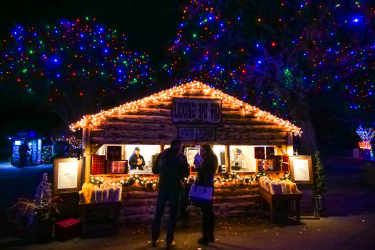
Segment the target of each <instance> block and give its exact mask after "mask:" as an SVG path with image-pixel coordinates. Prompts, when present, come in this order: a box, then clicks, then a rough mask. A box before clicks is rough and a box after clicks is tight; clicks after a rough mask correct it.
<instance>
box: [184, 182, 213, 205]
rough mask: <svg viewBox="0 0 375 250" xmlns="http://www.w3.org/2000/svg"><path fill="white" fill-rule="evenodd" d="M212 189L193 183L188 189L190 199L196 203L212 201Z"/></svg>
mask: <svg viewBox="0 0 375 250" xmlns="http://www.w3.org/2000/svg"><path fill="white" fill-rule="evenodd" d="M213 191H214V190H213V188H211V187H205V186H199V185H198V184H196V183H194V185H193V186H192V187H191V189H190V194H189V196H190V201H192V202H198V203H209V202H212V198H213Z"/></svg>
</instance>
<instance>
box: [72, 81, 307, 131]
mask: <svg viewBox="0 0 375 250" xmlns="http://www.w3.org/2000/svg"><path fill="white" fill-rule="evenodd" d="M187 89H189V90H192V91H193V92H194V91H196V90H202V91H203V92H204V94H205V95H210V96H213V97H215V98H218V99H221V100H222V101H223V102H224V103H225V102H227V103H228V102H229V103H230V104H232V105H235V107H237V108H238V107H240V108H242V114H243V115H246V114H250V113H251V114H254V115H255V116H256V117H258V118H262V119H265V120H268V121H271V122H273V123H275V124H277V125H279V126H284V127H286V128H287V130H289V131H291V132H293V133H294V134H295V135H299V136H301V134H302V131H301V128H299V127H297V126H295V125H293V124H292V123H290V122H289V121H286V120H283V119H281V118H278V117H276V116H274V115H272V114H270V113H269V112H265V111H262V110H260V109H258V108H257V107H254V106H251V105H250V104H247V103H244V102H243V101H241V100H238V99H236V98H234V97H232V96H230V95H227V94H225V93H223V92H222V91H220V90H217V89H214V88H212V87H210V86H208V85H206V84H204V83H201V82H198V81H193V82H189V83H186V84H184V85H180V86H176V87H173V88H171V89H168V90H164V91H161V92H159V93H157V94H154V95H151V96H148V97H145V98H143V99H140V100H138V101H134V102H130V103H125V104H123V105H121V106H119V107H116V108H113V109H110V110H107V111H101V112H100V113H98V114H95V115H86V116H84V117H83V118H82V119H81V120H80V121H78V122H76V123H74V124H71V125H70V126H69V128H70V129H71V130H72V131H75V130H76V129H80V128H84V127H88V128H93V127H97V126H100V125H101V124H102V123H103V122H104V121H105V119H106V118H107V117H110V116H112V115H124V114H126V113H129V112H134V111H137V109H138V108H142V107H146V106H147V105H148V104H151V103H158V102H163V101H167V100H171V99H172V98H173V96H176V95H179V96H181V95H183V94H184V93H185V92H186V90H187Z"/></svg>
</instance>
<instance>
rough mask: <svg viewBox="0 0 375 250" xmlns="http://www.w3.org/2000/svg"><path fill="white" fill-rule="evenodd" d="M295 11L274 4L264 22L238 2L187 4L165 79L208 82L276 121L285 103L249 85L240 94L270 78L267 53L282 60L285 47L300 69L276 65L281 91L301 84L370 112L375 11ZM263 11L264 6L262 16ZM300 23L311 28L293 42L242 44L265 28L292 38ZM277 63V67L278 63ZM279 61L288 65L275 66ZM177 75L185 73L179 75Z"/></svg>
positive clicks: (340, 7)
mask: <svg viewBox="0 0 375 250" xmlns="http://www.w3.org/2000/svg"><path fill="white" fill-rule="evenodd" d="M297 3H298V2H295V1H289V2H274V6H273V7H274V8H275V9H274V12H273V13H268V12H265V13H263V14H267V17H266V18H263V17H261V16H254V15H255V13H253V12H252V10H251V8H250V9H248V10H244V9H243V8H240V7H241V3H240V2H233V1H209V0H201V1H190V3H189V4H186V5H184V6H183V7H184V9H183V13H182V19H181V23H180V25H179V27H178V31H177V35H176V39H175V41H174V44H173V46H171V47H170V48H169V50H168V51H169V52H170V54H171V62H170V63H165V64H164V66H163V69H164V71H165V72H167V73H168V74H170V75H171V76H172V78H173V80H174V81H175V82H176V83H177V84H181V83H183V82H187V81H191V80H199V81H203V82H209V83H210V84H213V85H214V86H217V87H220V88H225V89H227V90H231V91H232V92H233V93H234V95H235V96H238V98H239V99H244V100H245V99H249V98H252V99H256V100H257V103H259V105H270V107H271V108H272V109H273V110H275V112H278V114H279V116H280V115H284V116H290V114H291V113H290V112H289V107H288V106H287V105H288V100H287V99H285V98H284V97H282V98H280V96H279V95H278V94H277V91H276V94H275V93H274V92H273V89H272V86H268V87H267V86H266V84H263V85H260V84H258V85H256V84H253V88H254V89H253V90H252V91H250V93H247V92H246V91H243V90H244V89H243V87H242V86H241V84H242V83H246V82H247V81H248V80H249V77H250V76H254V75H255V80H254V82H255V81H256V79H257V77H256V74H258V75H259V76H262V75H267V74H268V72H269V67H271V66H272V64H271V63H270V57H272V56H270V55H269V53H273V54H274V55H277V54H278V52H280V53H282V51H281V47H279V44H281V43H282V44H283V45H284V47H285V49H288V51H290V52H293V53H295V55H297V56H296V57H297V62H298V65H303V67H300V68H298V70H292V69H291V68H288V67H287V66H286V65H283V64H280V65H276V66H279V67H280V68H281V70H280V75H279V80H280V81H282V82H283V83H284V84H285V88H294V87H295V85H293V79H294V81H296V80H297V81H298V90H297V91H298V92H299V93H302V94H304V93H305V92H306V93H307V92H308V91H312V93H322V92H324V93H330V92H332V91H336V92H339V93H341V94H342V95H343V96H344V97H345V98H346V99H347V100H348V102H350V103H352V104H351V105H350V108H353V109H361V111H362V112H365V111H366V112H370V111H371V110H373V107H372V104H373V103H374V94H373V92H374V85H375V84H374V82H375V77H374V74H372V73H371V72H372V70H374V61H375V60H374V59H375V58H374V52H375V51H374V50H375V38H374V30H375V27H374V23H373V22H372V20H373V19H374V14H375V12H374V9H373V6H372V5H371V4H369V3H368V2H367V1H352V2H350V3H347V2H342V1H338V2H337V3H336V5H334V6H333V7H331V6H330V5H328V3H329V2H324V1H305V2H301V3H298V4H297ZM246 7H247V6H246ZM267 8H271V7H267ZM267 8H266V7H264V6H263V11H265V10H267ZM229 9H230V11H229ZM246 11H248V12H246ZM257 11H258V12H260V13H262V7H261V6H259V10H257ZM254 12H256V11H254ZM325 12H327V13H326V16H325V19H324V23H323V24H322V26H321V27H322V30H320V29H319V27H320V26H317V27H315V26H314V25H319V22H323V21H322V20H323V19H321V17H320V15H321V14H322V13H325ZM251 13H252V14H251ZM300 20H310V21H309V22H308V23H311V27H310V26H307V27H302V28H300V29H299V30H296V32H295V35H288V36H287V37H285V39H284V38H283V37H284V36H280V37H275V35H273V38H272V36H271V37H257V36H256V35H253V36H252V37H251V36H250V37H246V36H245V35H246V34H248V33H249V35H251V34H257V33H259V34H261V32H263V31H264V30H265V29H264V27H270V26H272V28H275V29H276V30H277V29H278V30H280V31H281V32H284V31H285V32H287V31H289V32H288V34H293V31H292V30H293V28H294V27H297V28H298V27H299V26H298V25H300ZM303 22H304V23H306V21H303ZM246 25H248V26H246ZM249 25H250V26H249ZM314 27H315V30H314ZM245 28H248V29H247V30H244V29H245ZM241 30H242V32H239V34H240V36H242V35H243V36H244V37H240V38H238V37H235V36H232V35H233V34H236V32H238V31H241ZM250 30H251V31H252V32H250ZM283 34H284V33H283ZM241 38H243V39H241ZM244 38H247V39H244ZM235 39H237V40H235ZM272 39H273V40H272ZM265 51H267V53H268V54H267V53H264V52H265ZM289 55H290V53H289V54H287V55H286V56H288V57H289ZM274 57H275V60H278V59H279V58H277V57H276V56H274ZM280 61H281V62H282V61H285V60H284V58H280ZM181 68H184V69H185V68H186V69H187V70H184V71H181V70H180V69H181ZM180 72H182V73H180ZM274 73H275V72H274ZM253 78H254V77H253ZM259 78H260V77H259ZM248 94H249V95H251V96H249V95H248ZM284 99H285V100H284ZM351 100H353V101H351ZM268 103H269V104H268ZM348 108H349V106H348Z"/></svg>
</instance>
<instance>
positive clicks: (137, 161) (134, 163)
mask: <svg viewBox="0 0 375 250" xmlns="http://www.w3.org/2000/svg"><path fill="white" fill-rule="evenodd" d="M140 152H141V149H140V148H139V147H136V148H135V149H134V152H133V154H132V155H131V156H130V158H129V165H130V169H131V170H136V169H137V168H138V170H143V166H144V165H145V159H144V158H143V156H142V155H140Z"/></svg>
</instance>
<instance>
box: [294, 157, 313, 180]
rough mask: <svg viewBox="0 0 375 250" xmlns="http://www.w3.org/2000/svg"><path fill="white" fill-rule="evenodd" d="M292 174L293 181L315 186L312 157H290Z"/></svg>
mask: <svg viewBox="0 0 375 250" xmlns="http://www.w3.org/2000/svg"><path fill="white" fill-rule="evenodd" d="M290 172H291V177H292V181H294V182H296V183H306V184H313V180H314V179H313V178H314V177H313V171H312V163H311V156H310V155H299V156H290Z"/></svg>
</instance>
